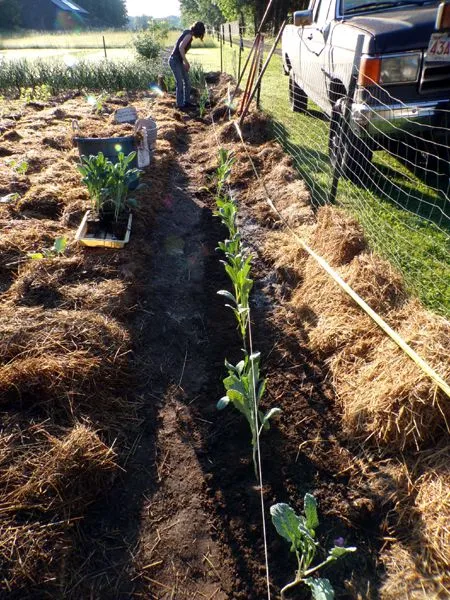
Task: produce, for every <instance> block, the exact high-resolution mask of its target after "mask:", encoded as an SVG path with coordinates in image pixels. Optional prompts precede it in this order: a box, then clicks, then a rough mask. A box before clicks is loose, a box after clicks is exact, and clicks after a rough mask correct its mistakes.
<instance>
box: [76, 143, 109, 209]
mask: <svg viewBox="0 0 450 600" xmlns="http://www.w3.org/2000/svg"><path fill="white" fill-rule="evenodd" d="M78 170H79V172H80V173H81V174H82V175H83V179H82V182H83V183H84V184H85V185H86V186H87V188H88V192H89V196H90V198H91V208H92V211H93V212H95V213H97V214H98V213H99V212H100V208H101V206H102V204H103V201H104V199H105V188H106V181H107V179H108V175H109V171H110V161H109V160H108V159H107V158H106V157H105V155H104V154H103V152H99V153H98V154H96V155H91V156H82V157H81V165H78Z"/></svg>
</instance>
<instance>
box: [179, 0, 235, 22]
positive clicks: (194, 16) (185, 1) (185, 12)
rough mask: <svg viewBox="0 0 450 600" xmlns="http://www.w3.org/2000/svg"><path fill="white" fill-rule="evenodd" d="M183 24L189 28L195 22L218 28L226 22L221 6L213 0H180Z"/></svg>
mask: <svg viewBox="0 0 450 600" xmlns="http://www.w3.org/2000/svg"><path fill="white" fill-rule="evenodd" d="M180 5H181V16H182V22H183V25H184V26H185V27H188V26H189V25H191V24H192V23H193V22H195V21H203V22H204V23H205V24H206V25H211V26H214V27H217V26H218V25H220V23H224V22H225V21H226V19H225V17H224V16H223V14H222V12H221V10H220V8H219V6H218V5H217V4H216V3H215V2H213V1H212V0H180Z"/></svg>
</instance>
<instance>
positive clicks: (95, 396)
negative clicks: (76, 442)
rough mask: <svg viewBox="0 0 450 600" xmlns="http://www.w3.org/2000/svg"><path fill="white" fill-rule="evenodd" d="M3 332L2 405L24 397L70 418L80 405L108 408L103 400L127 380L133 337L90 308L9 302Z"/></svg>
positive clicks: (23, 400) (3, 314)
mask: <svg viewBox="0 0 450 600" xmlns="http://www.w3.org/2000/svg"><path fill="white" fill-rule="evenodd" d="M0 331H1V332H2V340H3V343H2V346H1V348H0V367H1V369H0V403H1V404H3V405H6V406H7V405H11V403H16V402H17V401H18V400H19V401H20V402H21V403H23V404H27V405H30V404H32V405H35V406H36V408H38V409H39V410H44V411H46V412H48V411H50V413H49V414H52V412H53V411H54V410H58V409H62V410H63V411H64V412H65V413H66V414H67V417H69V416H71V415H73V414H78V411H79V410H80V408H81V409H82V410H83V411H91V410H92V409H94V410H96V411H101V410H102V409H103V410H105V409H106V408H107V406H108V404H106V406H105V400H103V402H102V399H104V398H105V397H106V398H108V397H109V396H111V395H113V397H114V396H115V395H116V394H117V390H118V389H122V388H123V386H124V385H126V377H125V375H126V371H127V354H128V352H129V336H128V334H127V332H126V330H125V329H124V328H123V327H122V326H120V325H119V323H117V322H116V321H114V320H113V319H110V318H107V317H106V316H102V315H100V314H96V313H94V312H91V311H77V312H74V311H63V310H43V309H41V308H18V307H15V308H13V307H10V308H9V310H8V307H6V306H5V307H4V309H3V310H2V311H1V314H0ZM93 401H94V402H93ZM116 408H117V407H116ZM105 412H106V413H107V412H109V411H108V410H105ZM88 414H89V413H88Z"/></svg>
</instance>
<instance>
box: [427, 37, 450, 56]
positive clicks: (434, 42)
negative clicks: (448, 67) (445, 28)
mask: <svg viewBox="0 0 450 600" xmlns="http://www.w3.org/2000/svg"><path fill="white" fill-rule="evenodd" d="M426 61H427V62H437V61H441V62H442V61H444V62H450V34H449V33H433V34H432V35H431V38H430V43H429V44H428V50H427V57H426Z"/></svg>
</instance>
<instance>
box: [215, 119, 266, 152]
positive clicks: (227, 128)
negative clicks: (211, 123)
mask: <svg viewBox="0 0 450 600" xmlns="http://www.w3.org/2000/svg"><path fill="white" fill-rule="evenodd" d="M241 130H242V137H243V138H244V141H245V142H246V143H248V144H255V145H260V144H263V143H264V142H268V141H269V140H271V139H273V135H272V133H271V122H270V117H268V116H267V115H266V114H264V113H262V112H252V113H251V114H249V115H248V116H247V117H246V119H245V121H244V124H243V125H242V128H241ZM218 138H219V141H220V142H221V143H231V142H233V143H237V142H239V143H240V142H241V138H240V137H239V135H238V133H237V131H236V127H235V126H234V123H233V122H231V121H229V122H227V123H224V124H223V125H221V126H219V128H218Z"/></svg>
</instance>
